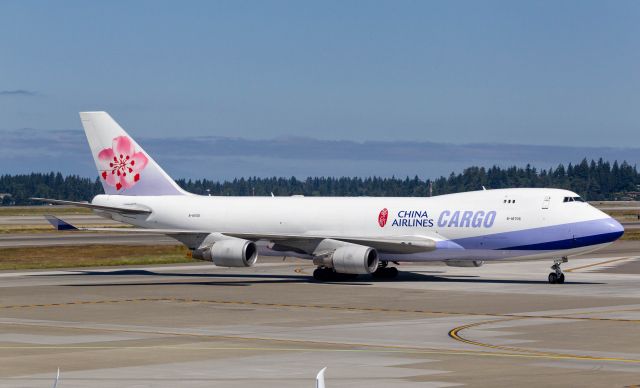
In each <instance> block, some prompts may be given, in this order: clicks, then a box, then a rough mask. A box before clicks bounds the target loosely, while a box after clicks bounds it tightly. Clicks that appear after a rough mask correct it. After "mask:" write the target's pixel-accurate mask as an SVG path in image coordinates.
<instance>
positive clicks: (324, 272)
mask: <svg viewBox="0 0 640 388" xmlns="http://www.w3.org/2000/svg"><path fill="white" fill-rule="evenodd" d="M333 274H334V272H333V270H331V269H330V268H316V269H315V270H314V271H313V278H314V279H316V280H318V281H321V282H326V281H329V280H331V278H332V277H333V276H332V275H333Z"/></svg>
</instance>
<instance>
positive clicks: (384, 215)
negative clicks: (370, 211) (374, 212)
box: [378, 207, 389, 228]
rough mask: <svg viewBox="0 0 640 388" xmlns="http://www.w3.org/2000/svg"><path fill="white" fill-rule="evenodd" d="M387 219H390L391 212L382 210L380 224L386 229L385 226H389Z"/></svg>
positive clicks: (379, 215)
mask: <svg viewBox="0 0 640 388" xmlns="http://www.w3.org/2000/svg"><path fill="white" fill-rule="evenodd" d="M387 218H389V211H388V210H387V208H386V207H385V208H384V209H382V210H380V214H378V224H379V225H380V227H381V228H384V226H385V225H386V224H387Z"/></svg>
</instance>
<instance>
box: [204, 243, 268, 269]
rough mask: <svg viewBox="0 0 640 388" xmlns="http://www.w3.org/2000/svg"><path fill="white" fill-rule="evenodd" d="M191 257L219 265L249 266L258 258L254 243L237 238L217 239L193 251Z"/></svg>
mask: <svg viewBox="0 0 640 388" xmlns="http://www.w3.org/2000/svg"><path fill="white" fill-rule="evenodd" d="M193 258H194V259H198V260H207V261H213V263H214V264H215V265H217V266H219V267H251V266H252V265H254V264H255V263H256V260H257V259H258V247H257V246H256V243H254V242H253V241H249V240H243V239H239V238H232V239H224V240H218V241H216V242H214V243H213V245H210V246H208V247H204V248H198V249H196V250H194V251H193Z"/></svg>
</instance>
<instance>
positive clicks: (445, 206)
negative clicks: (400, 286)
mask: <svg viewBox="0 0 640 388" xmlns="http://www.w3.org/2000/svg"><path fill="white" fill-rule="evenodd" d="M80 116H81V119H82V124H83V126H84V129H85V132H86V135H87V139H88V141H89V145H90V148H91V151H92V153H93V156H94V159H95V161H96V166H97V168H98V170H99V174H100V177H101V182H102V184H103V187H104V189H105V193H106V194H105V195H98V196H96V197H95V198H94V199H93V201H92V202H91V203H90V204H89V203H83V204H78V205H80V206H85V207H90V208H93V209H94V211H96V212H97V213H98V214H100V215H102V216H104V217H107V218H111V219H114V220H117V221H120V222H124V223H128V224H131V225H134V226H137V227H138V228H137V229H132V230H130V232H131V233H136V232H141V231H143V232H147V233H148V232H155V233H163V234H167V235H169V236H171V237H173V238H176V239H177V240H179V241H181V242H182V243H184V244H185V245H186V246H188V247H189V249H191V250H192V251H193V255H194V257H195V258H199V259H203V260H210V261H213V262H214V263H215V264H217V265H223V266H230V267H236V266H238V267H241V266H251V265H253V264H254V263H255V262H256V260H257V258H258V255H259V254H261V255H265V254H266V255H283V254H285V255H288V256H297V257H301V258H305V259H310V260H313V261H314V263H315V264H316V265H318V269H317V270H316V272H315V273H314V277H316V279H319V280H330V279H335V278H336V277H337V276H339V275H340V274H342V275H358V274H368V273H373V274H374V276H378V277H387V278H390V277H394V276H395V275H396V274H397V270H396V269H395V268H392V267H389V266H388V265H389V263H390V262H402V261H411V262H416V261H418V262H419V261H443V262H445V263H446V264H448V265H451V266H480V265H482V263H483V262H489V261H494V260H533V259H549V260H554V267H553V269H554V272H552V273H551V274H549V281H550V282H552V283H562V282H564V274H562V272H561V270H560V264H561V263H562V262H564V261H566V260H567V257H568V256H571V255H576V254H580V253H585V252H588V251H591V250H594V249H597V248H600V247H602V246H604V245H606V244H609V243H611V242H613V241H615V240H616V239H617V238H619V237H620V236H621V235H622V234H623V228H622V226H621V225H620V224H619V223H618V222H617V221H615V220H614V219H612V218H611V217H609V216H608V215H607V214H605V213H603V212H601V211H600V210H598V209H596V208H594V207H592V206H591V205H589V204H588V203H586V202H584V201H583V200H582V199H581V198H580V197H579V195H578V194H576V193H574V192H571V191H568V190H561V189H551V188H518V189H499V190H485V189H484V188H483V190H479V191H474V192H465V193H457V194H448V195H440V196H436V197H417V198H416V197H414V198H392V197H303V196H292V197H277V196H268V197H222V196H198V195H193V194H190V193H187V192H185V191H184V190H182V189H181V188H179V187H178V186H177V184H176V183H175V182H174V181H173V180H172V179H171V178H170V177H169V176H168V175H167V174H166V173H165V172H164V170H162V168H161V167H160V166H159V165H158V164H157V163H155V161H154V160H153V159H152V158H151V157H150V156H149V155H148V154H147V153H146V152H145V151H144V150H143V149H142V148H141V147H140V146H139V145H138V144H137V143H136V142H135V141H134V140H133V139H131V138H130V136H129V135H128V134H127V133H126V132H125V131H124V130H123V129H122V128H121V127H120V126H119V125H118V124H117V123H116V122H115V121H114V120H113V119H112V118H111V117H110V116H109V115H108V114H107V113H105V112H83V113H81V114H80ZM48 201H49V202H52V203H65V202H64V201H56V200H48ZM62 223H63V222H62ZM65 227H66V228H72V226H71V225H68V224H67V226H65ZM101 230H104V229H101ZM119 232H122V229H120V230H119Z"/></svg>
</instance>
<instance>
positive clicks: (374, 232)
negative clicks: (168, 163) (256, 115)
mask: <svg viewBox="0 0 640 388" xmlns="http://www.w3.org/2000/svg"><path fill="white" fill-rule="evenodd" d="M567 197H571V198H573V197H578V196H577V194H575V193H572V192H570V191H566V190H559V189H499V190H483V191H475V192H466V193H458V194H448V195H441V196H436V197H424V198H422V197H420V198H416V197H413V198H398V197H301V196H293V197H211V196H197V195H176V196H173V195H166V196H126V195H99V196H97V197H95V198H94V200H93V202H92V203H93V204H97V205H104V206H131V205H134V204H135V205H137V206H142V207H145V208H148V209H150V210H152V213H151V214H150V215H140V216H135V217H133V216H122V215H113V216H112V217H113V218H114V219H116V220H118V221H122V222H125V223H128V224H132V225H136V226H139V227H143V228H154V229H163V228H166V229H180V230H194V231H210V232H220V233H255V234H265V235H269V234H292V235H309V236H318V235H320V236H350V237H357V236H367V237H369V238H388V237H401V236H415V237H425V238H429V239H432V240H435V241H436V242H437V249H436V250H434V251H431V252H421V253H413V254H404V255H398V254H395V255H384V254H381V259H385V260H395V261H428V260H437V261H441V260H456V259H460V260H504V259H515V258H519V259H542V258H557V257H562V256H569V255H575V254H578V253H583V252H587V251H590V250H593V249H597V248H598V247H600V246H602V245H604V244H608V243H610V242H612V241H614V240H615V239H617V238H618V237H619V236H620V235H621V234H622V232H623V230H622V227H621V226H620V224H619V223H617V222H616V221H615V220H613V219H612V218H610V217H609V216H608V215H606V214H605V213H603V212H601V211H599V210H598V209H596V208H594V207H592V206H590V205H589V204H587V203H585V202H577V201H576V202H573V201H572V202H565V201H564V198H567ZM385 209H386V210H385ZM385 214H386V216H385ZM302 256H303V257H304V255H302Z"/></svg>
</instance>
